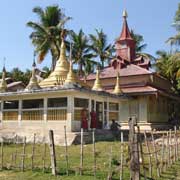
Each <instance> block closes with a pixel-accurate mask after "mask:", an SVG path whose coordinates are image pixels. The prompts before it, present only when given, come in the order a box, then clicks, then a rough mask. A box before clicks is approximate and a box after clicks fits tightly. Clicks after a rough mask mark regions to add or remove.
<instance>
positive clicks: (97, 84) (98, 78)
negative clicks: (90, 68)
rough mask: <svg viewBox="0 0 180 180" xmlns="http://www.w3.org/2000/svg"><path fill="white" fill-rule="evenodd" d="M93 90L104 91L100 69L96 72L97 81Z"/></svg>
mask: <svg viewBox="0 0 180 180" xmlns="http://www.w3.org/2000/svg"><path fill="white" fill-rule="evenodd" d="M92 90H94V91H103V87H102V85H101V81H100V70H99V67H98V68H97V70H96V80H95V82H94V85H93V87H92Z"/></svg>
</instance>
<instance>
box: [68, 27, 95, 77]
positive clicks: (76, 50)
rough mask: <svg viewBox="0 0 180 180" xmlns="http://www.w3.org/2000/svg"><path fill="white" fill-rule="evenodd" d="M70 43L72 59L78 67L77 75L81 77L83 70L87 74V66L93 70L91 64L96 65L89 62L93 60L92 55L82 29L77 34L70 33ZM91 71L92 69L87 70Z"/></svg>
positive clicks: (93, 62)
mask: <svg viewBox="0 0 180 180" xmlns="http://www.w3.org/2000/svg"><path fill="white" fill-rule="evenodd" d="M70 41H71V43H72V45H73V47H72V59H73V60H74V63H76V64H77V65H78V75H79V76H82V75H83V74H84V71H85V69H86V72H87V69H88V68H87V66H89V65H90V66H92V67H91V68H93V64H95V63H96V62H95V61H93V60H91V59H92V58H93V54H92V53H91V49H90V47H89V40H88V37H87V36H86V35H85V34H84V32H83V31H82V29H81V30H80V31H79V32H78V33H75V32H74V31H71V33H70ZM91 70H92V69H89V71H91Z"/></svg>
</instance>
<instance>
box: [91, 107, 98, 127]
mask: <svg viewBox="0 0 180 180" xmlns="http://www.w3.org/2000/svg"><path fill="white" fill-rule="evenodd" d="M90 115H91V125H90V127H91V129H96V128H97V114H96V112H95V111H94V110H92V111H91V113H90Z"/></svg>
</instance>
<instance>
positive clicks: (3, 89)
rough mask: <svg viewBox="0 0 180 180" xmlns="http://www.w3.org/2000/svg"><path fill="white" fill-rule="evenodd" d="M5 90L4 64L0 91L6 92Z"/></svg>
mask: <svg viewBox="0 0 180 180" xmlns="http://www.w3.org/2000/svg"><path fill="white" fill-rule="evenodd" d="M6 90H7V83H6V68H5V65H4V67H3V71H2V79H1V83H0V92H1V93H3V92H6Z"/></svg>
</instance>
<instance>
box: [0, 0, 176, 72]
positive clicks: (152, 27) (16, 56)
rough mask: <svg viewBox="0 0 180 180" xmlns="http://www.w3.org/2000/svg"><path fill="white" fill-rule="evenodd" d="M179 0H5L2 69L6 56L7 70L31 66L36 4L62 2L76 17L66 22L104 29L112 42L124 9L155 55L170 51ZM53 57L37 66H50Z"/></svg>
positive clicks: (0, 18)
mask: <svg viewBox="0 0 180 180" xmlns="http://www.w3.org/2000/svg"><path fill="white" fill-rule="evenodd" d="M178 2H179V0H16V1H15V0H2V1H1V6H0V22H1V26H0V29H1V30H0V68H2V66H3V57H6V59H7V60H6V67H7V69H8V70H10V69H12V68H13V67H19V68H21V69H22V70H25V69H26V68H31V64H32V59H33V46H32V44H31V41H30V39H29V34H30V33H31V31H32V30H31V29H30V28H28V27H26V23H27V22H28V21H30V20H32V21H37V17H36V15H35V14H33V13H32V8H33V7H35V6H41V7H46V6H48V5H52V4H59V5H60V7H62V8H63V9H64V12H65V14H66V15H67V16H71V17H73V20H71V21H70V22H69V23H68V24H67V28H71V29H73V30H75V31H76V32H77V31H78V30H79V29H80V28H82V29H83V30H84V32H85V33H87V34H89V33H94V29H95V28H97V29H100V28H103V30H104V32H105V33H106V34H107V35H108V40H109V42H110V43H113V42H114V39H115V38H116V37H117V36H119V34H120V32H121V27H122V11H123V9H127V11H128V24H129V27H130V28H132V29H133V30H134V31H135V32H136V33H139V34H141V35H143V36H144V40H145V43H147V44H148V46H147V49H146V52H148V53H150V54H152V55H155V52H156V51H157V50H162V49H166V50H169V46H167V45H166V44H165V41H166V40H167V38H168V37H170V36H172V35H173V34H175V30H174V29H173V28H172V27H171V24H172V21H173V17H174V15H175V11H176V10H177V7H178ZM50 61H51V59H50V57H47V58H46V59H45V61H44V62H43V63H42V64H41V65H38V67H42V66H46V65H48V66H49V65H50Z"/></svg>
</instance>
